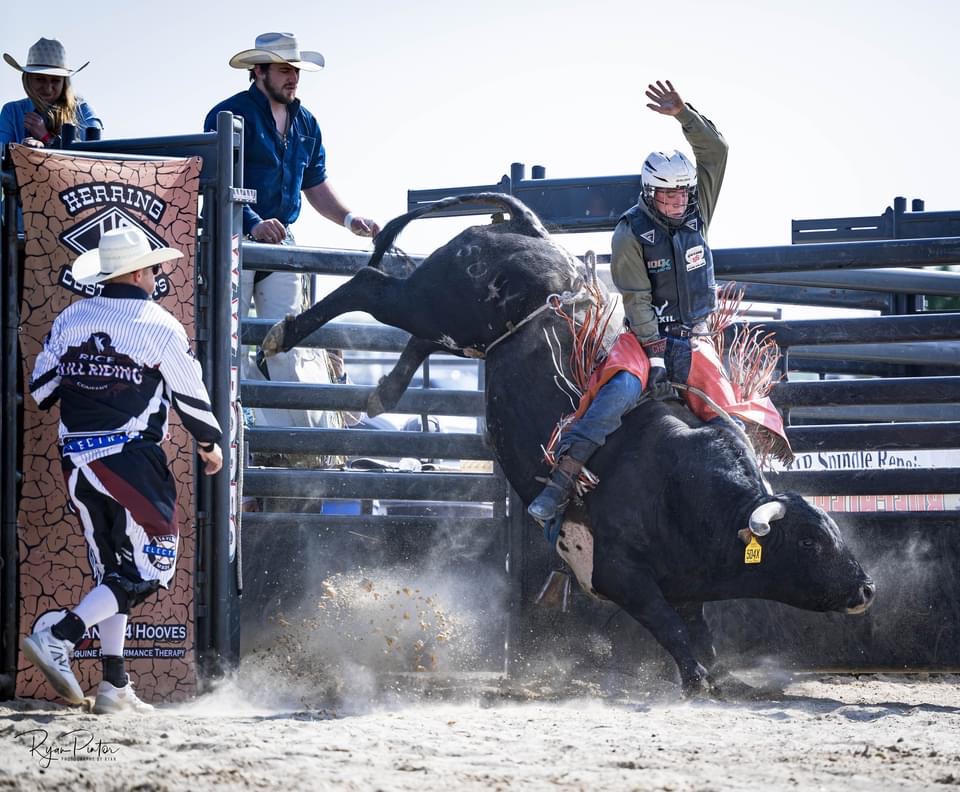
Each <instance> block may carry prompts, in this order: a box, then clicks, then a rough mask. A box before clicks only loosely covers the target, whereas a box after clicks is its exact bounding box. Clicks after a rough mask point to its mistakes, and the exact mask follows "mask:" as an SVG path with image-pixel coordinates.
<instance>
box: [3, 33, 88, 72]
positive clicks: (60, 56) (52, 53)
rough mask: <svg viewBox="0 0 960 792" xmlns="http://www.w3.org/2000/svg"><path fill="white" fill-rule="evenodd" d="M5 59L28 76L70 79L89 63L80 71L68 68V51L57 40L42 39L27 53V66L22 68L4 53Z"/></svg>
mask: <svg viewBox="0 0 960 792" xmlns="http://www.w3.org/2000/svg"><path fill="white" fill-rule="evenodd" d="M3 59H4V60H5V61H6V62H7V63H9V64H10V65H11V66H13V68H14V69H16V70H17V71H22V72H26V73H27V74H49V75H50V76H51V77H69V76H70V75H71V74H76V73H77V72H78V71H80V70H81V69H85V68H86V67H87V66H88V65H89V63H90V61H87V62H86V63H84V64H83V66H81V67H80V68H78V69H71V68H70V67H69V66H67V51H66V50H65V49H64V48H63V44H61V43H60V42H59V41H57V40H56V39H47V38H42V39H40V40H39V41H38V42H37V43H36V44H34V45H33V46H32V47H30V49H29V50H28V52H27V65H26V66H21V65H20V64H19V63H17V62H16V61H15V60H14V59H13V56H12V55H10V54H9V53H6V52H4V53H3Z"/></svg>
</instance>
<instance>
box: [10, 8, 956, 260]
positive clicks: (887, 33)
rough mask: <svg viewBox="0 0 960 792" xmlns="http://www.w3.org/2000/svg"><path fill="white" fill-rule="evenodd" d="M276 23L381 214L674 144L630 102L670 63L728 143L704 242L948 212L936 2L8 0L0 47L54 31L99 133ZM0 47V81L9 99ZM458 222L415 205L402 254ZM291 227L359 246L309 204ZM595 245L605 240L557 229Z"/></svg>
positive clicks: (176, 113)
mask: <svg viewBox="0 0 960 792" xmlns="http://www.w3.org/2000/svg"><path fill="white" fill-rule="evenodd" d="M270 30H283V31H291V32H294V33H296V34H297V36H298V37H299V39H300V43H301V46H302V47H303V48H304V49H314V50H319V51H320V52H322V53H323V54H324V56H325V57H326V60H327V68H326V69H324V70H323V71H322V72H319V73H305V74H303V75H302V79H301V83H300V97H301V99H302V100H303V102H304V104H305V105H306V106H307V107H308V108H309V109H310V110H311V111H312V112H313V113H314V114H315V115H316V116H317V118H318V120H319V122H320V125H321V128H322V130H323V133H324V142H325V144H326V146H327V154H328V166H329V174H330V180H331V184H332V185H333V186H334V187H335V189H336V190H337V191H338V192H339V193H340V194H341V196H342V197H343V198H344V199H345V200H346V202H347V203H348V205H349V206H350V207H351V209H353V210H354V211H355V212H358V213H361V214H367V215H371V216H373V217H375V218H377V219H378V220H379V221H380V222H381V223H383V222H385V221H386V220H388V219H389V218H390V217H393V216H395V215H397V214H400V213H402V212H403V211H405V210H406V191H407V189H410V188H424V187H443V186H465V185H476V184H492V183H495V182H497V181H498V180H499V179H500V177H501V176H502V175H503V174H504V173H507V172H508V171H509V166H510V163H511V162H513V161H520V162H524V163H526V164H527V166H528V172H529V167H530V166H531V165H533V164H542V165H545V166H546V168H547V176H548V177H551V176H553V177H577V176H583V177H587V176H602V175H613V174H623V173H637V172H638V171H639V167H640V164H641V163H642V161H643V158H644V157H645V156H646V154H647V153H648V152H649V151H650V150H651V149H661V148H672V147H682V146H683V144H684V143H683V139H682V137H681V134H680V129H679V125H678V124H677V123H676V122H675V121H673V119H670V118H667V117H664V116H660V115H657V114H655V113H653V112H652V111H650V110H648V109H647V108H646V107H645V105H646V101H647V100H646V99H645V97H644V95H643V91H644V87H645V86H646V84H647V83H648V82H649V81H651V80H654V79H658V78H669V79H671V80H672V81H673V83H674V85H675V87H676V88H677V90H678V91H679V92H680V94H681V96H683V97H684V98H685V99H687V100H688V101H690V102H691V103H693V104H695V105H696V106H697V108H698V109H699V110H700V111H701V112H703V113H704V114H705V115H707V116H708V117H710V118H711V119H712V120H713V121H714V122H715V123H716V124H717V126H718V128H719V129H720V130H721V132H723V134H724V135H725V136H726V138H727V139H728V142H729V143H730V146H731V150H730V159H729V164H728V168H727V177H726V182H725V184H724V188H723V192H722V194H721V196H720V201H719V204H718V209H717V214H716V216H715V219H714V223H713V226H712V228H711V243H712V244H713V246H714V247H732V246H754V245H770V244H788V243H789V240H790V220H791V218H811V217H831V216H843V215H861V214H862V215H876V214H879V213H881V212H882V211H883V209H884V208H885V207H886V206H887V205H889V204H892V202H893V198H894V196H895V195H903V196H906V197H907V198H914V197H921V198H924V199H926V202H927V209H928V210H949V209H960V195H958V194H957V190H956V188H957V184H958V182H960V178H958V177H960V173H958V161H957V155H956V140H957V135H958V129H960V123H958V122H960V110H958V106H957V105H958V103H957V101H956V98H955V97H956V79H957V77H958V75H960V55H958V50H960V47H958V44H957V40H956V39H957V31H958V30H960V3H957V2H953V1H952V0H912V1H911V2H903V1H902V0H898V1H896V2H894V1H893V0H829V1H825V0H803V1H802V2H788V1H787V0H781V1H779V2H774V1H773V0H769V1H767V2H764V1H761V0H754V1H753V2H751V1H749V0H725V1H724V2H717V0H674V2H665V3H661V4H654V3H650V2H642V0H633V2H619V0H590V2H587V1H586V0H581V1H580V2H569V1H568V0H483V2H478V3H464V2H457V1H456V0H413V1H412V2H387V1H386V0H365V1H364V2H339V3H327V2H323V3H321V2H298V3H292V2H287V3H286V4H278V5H276V6H274V5H273V4H272V3H269V2H266V3H265V2H263V0H256V2H255V1H254V0H233V1H232V2H230V3H214V2H210V3H206V2H184V0H167V2H164V3H158V4H155V3H149V4H147V3H141V2H129V1H126V2H119V1H117V0H99V1H98V0H88V1H87V2H76V0H71V2H61V1H60V0H53V1H52V2H49V1H48V2H44V3H43V4H42V10H41V7H40V6H37V7H36V10H34V8H33V7H31V6H29V5H24V4H17V5H15V6H13V10H12V11H11V10H8V11H7V12H5V14H4V24H3V27H2V32H0V47H2V51H4V52H9V53H11V54H13V55H14V57H15V58H16V59H17V60H18V61H20V62H21V63H23V62H24V59H25V57H26V52H27V49H28V47H29V46H30V44H32V43H33V42H34V41H35V40H36V39H37V38H39V37H40V36H48V37H54V38H59V39H60V40H61V41H62V42H63V43H64V45H65V46H66V48H67V52H68V55H69V57H70V60H71V61H72V62H73V63H82V62H83V61H85V60H90V61H91V64H90V66H88V67H87V68H86V69H85V70H84V71H83V72H82V73H80V74H79V75H78V76H77V77H76V78H75V81H74V84H75V86H76V88H77V89H78V92H79V93H80V94H81V95H83V96H85V97H86V98H87V99H89V100H90V102H91V103H92V104H93V105H94V107H95V108H96V109H97V110H98V112H99V114H100V116H101V117H102V119H103V121H104V124H105V126H106V130H105V133H104V136H105V137H136V136H144V135H150V134H156V135H165V134H178V133H185V132H191V131H198V130H199V129H200V127H201V124H202V121H203V117H204V115H205V114H206V112H207V111H208V110H209V108H210V107H211V106H212V105H213V104H215V103H216V102H217V101H219V100H221V99H223V98H225V97H226V96H228V95H230V94H232V93H235V92H237V91H240V90H243V89H245V87H246V85H247V79H246V74H245V73H244V72H243V71H238V70H234V69H231V68H229V67H228V65H227V61H228V59H229V58H230V56H232V55H233V54H235V53H236V52H238V51H240V50H242V49H246V48H249V47H252V46H253V41H254V38H255V36H256V35H257V34H258V33H262V32H266V31H270ZM19 77H20V75H19V73H18V72H16V71H14V70H13V69H12V68H10V67H9V66H7V65H6V64H5V63H2V62H0V99H2V100H3V101H8V100H10V99H15V98H20V97H21V96H22V95H23V93H22V88H21V85H20V79H19ZM462 225H464V223H463V222H461V221H459V220H453V221H440V220H432V221H430V220H425V221H420V222H419V223H418V224H416V225H415V226H412V227H411V228H410V230H409V231H408V232H406V233H405V234H404V236H403V237H402V238H401V245H402V246H403V247H404V248H405V249H406V250H408V251H410V252H415V253H423V252H429V250H431V249H433V248H434V247H436V246H437V245H439V244H441V243H442V242H444V241H446V239H448V238H449V237H450V236H452V234H453V233H454V231H455V230H456V228H457V227H460V226H462ZM295 232H296V234H297V238H298V240H299V241H300V242H301V243H302V244H313V245H325V246H333V247H364V241H363V240H360V239H358V238H356V237H353V236H352V235H350V234H348V233H347V232H346V231H345V230H344V229H342V228H340V227H338V226H335V225H333V224H331V223H329V222H327V221H324V220H322V219H320V218H318V217H317V216H316V215H315V214H314V213H313V212H312V210H311V209H310V208H309V207H306V208H305V210H304V212H303V214H302V216H301V220H300V221H299V222H298V223H297V226H296V228H295ZM565 241H566V244H567V246H568V247H569V248H570V249H571V250H572V251H573V252H575V253H580V252H582V251H583V250H584V249H585V248H586V247H595V248H596V249H597V250H598V251H599V252H608V245H609V235H590V236H589V237H587V236H574V237H567V238H566V240H565Z"/></svg>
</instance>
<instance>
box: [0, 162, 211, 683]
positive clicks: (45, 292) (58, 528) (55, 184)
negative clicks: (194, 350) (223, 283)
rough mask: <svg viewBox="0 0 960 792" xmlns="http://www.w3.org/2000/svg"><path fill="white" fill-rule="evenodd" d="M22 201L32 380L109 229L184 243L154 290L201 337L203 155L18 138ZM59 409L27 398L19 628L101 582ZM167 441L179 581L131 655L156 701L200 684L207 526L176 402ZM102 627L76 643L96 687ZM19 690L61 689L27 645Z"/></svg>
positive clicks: (79, 664)
mask: <svg viewBox="0 0 960 792" xmlns="http://www.w3.org/2000/svg"><path fill="white" fill-rule="evenodd" d="M10 151H11V156H12V158H13V163H14V166H15V168H16V174H17V184H18V185H19V190H20V201H21V205H22V208H23V224H24V232H25V234H26V263H25V268H24V274H23V281H22V288H23V291H22V293H21V306H20V311H21V314H20V316H21V324H20V350H21V354H22V357H23V366H24V369H23V381H24V382H25V383H26V382H29V380H30V375H31V373H32V372H33V367H34V363H35V362H36V358H37V354H38V353H39V351H40V348H41V346H42V343H43V339H44V337H45V336H46V334H47V333H48V332H49V330H50V326H51V324H52V323H53V320H54V318H55V317H56V316H57V315H58V314H59V313H60V312H61V311H62V310H63V309H64V308H65V307H66V306H67V305H68V304H69V303H71V302H72V301H74V300H79V299H84V298H85V297H89V296H92V294H94V293H95V290H96V289H98V288H99V287H98V286H87V287H82V286H78V285H77V284H76V283H75V282H74V281H73V279H72V278H71V276H70V266H71V264H72V263H73V261H74V259H75V258H76V257H77V256H78V255H79V254H80V253H82V252H84V251H86V250H90V249H92V248H95V247H96V246H97V245H98V244H99V240H100V235H101V234H103V233H104V232H105V231H109V230H111V229H113V228H117V227H122V226H136V227H137V228H140V229H141V230H143V231H144V233H146V235H147V238H148V239H149V240H150V244H151V246H152V247H155V248H156V247H161V246H164V245H167V246H170V247H174V248H177V249H178V250H181V251H183V253H184V258H182V259H179V260H178V261H177V262H175V265H174V264H173V263H172V264H170V265H167V266H165V271H166V274H165V277H162V278H161V279H159V281H158V286H157V292H156V293H155V294H154V297H155V299H158V300H159V301H160V304H161V305H163V306H164V307H165V308H167V309H168V310H170V311H171V312H172V313H173V314H174V315H175V316H176V317H177V318H178V319H179V320H180V321H181V322H182V323H183V326H184V327H185V328H186V330H187V335H188V336H191V337H193V335H194V332H195V327H194V259H195V252H196V251H195V247H196V237H197V193H198V189H199V178H200V165H201V161H200V159H199V158H197V157H193V158H190V159H170V160H162V161H159V160H158V161H142V160H106V159H104V160H100V159H92V158H90V157H82V156H72V155H70V154H68V153H65V152H51V151H46V150H44V149H33V148H29V147H25V146H11V147H10ZM58 421H59V408H58V407H56V406H55V407H54V408H53V409H51V410H49V411H46V412H44V411H41V410H39V409H38V408H37V406H36V404H35V403H34V402H33V400H32V399H31V398H30V397H29V396H27V397H26V398H25V400H24V407H23V433H24V434H23V437H24V441H23V446H24V448H23V464H22V470H23V477H24V478H23V490H22V497H21V500H20V504H19V515H18V518H17V522H18V529H19V551H20V633H21V634H26V633H29V632H30V631H31V630H32V629H33V628H34V625H35V624H36V622H37V621H38V620H39V619H43V620H44V622H45V623H46V622H50V621H56V620H57V619H58V614H59V613H61V612H62V611H63V610H64V609H66V608H70V607H73V606H75V605H77V603H79V602H80V599H81V597H82V596H83V595H84V594H85V593H86V592H87V591H89V590H90V589H91V588H92V586H93V580H92V576H91V571H90V565H89V562H88V561H87V548H86V542H85V540H84V538H83V532H82V529H81V527H80V523H79V520H78V519H77V518H76V516H75V515H74V514H73V513H72V512H71V510H70V508H69V507H68V503H69V499H68V497H67V491H66V486H65V484H64V480H63V476H62V474H61V470H60V455H59V453H58V449H57V424H58ZM164 450H165V451H166V454H167V458H168V459H169V460H170V463H171V469H172V471H173V475H174V478H175V480H176V482H177V519H178V521H179V525H180V551H179V558H178V561H177V571H176V574H175V576H174V578H173V580H172V581H171V584H170V589H169V590H168V591H163V590H162V589H161V590H160V592H159V593H158V594H157V595H156V596H153V597H151V598H150V599H148V600H147V602H145V603H143V604H142V605H140V606H138V607H136V608H134V609H133V611H132V612H131V614H130V618H129V622H128V627H127V641H126V644H125V649H124V653H125V655H126V658H127V668H128V670H129V671H131V672H132V674H131V675H132V678H133V681H134V684H135V685H136V688H137V693H138V695H139V696H141V698H143V699H144V700H145V701H152V702H159V701H180V700H183V699H186V698H188V697H190V696H192V695H193V694H194V693H195V691H196V672H195V657H194V654H195V653H194V612H193V600H194V596H193V572H194V560H195V551H196V530H195V525H194V502H193V489H194V486H193V442H192V438H191V437H190V435H189V434H188V433H187V432H186V430H185V429H184V428H183V426H182V424H181V423H180V420H179V417H178V416H177V414H176V412H174V411H173V410H171V411H170V432H169V438H168V440H167V442H165V443H164ZM99 656H100V640H99V635H98V632H97V628H96V627H93V628H92V629H90V630H88V631H87V633H86V634H85V635H84V638H83V640H82V641H81V642H80V644H79V645H78V646H77V651H76V657H75V661H74V670H75V672H76V674H77V679H79V681H80V685H81V687H83V689H84V691H85V692H86V693H87V694H88V695H95V692H96V686H97V684H99V682H100V662H99ZM17 695H18V696H25V697H33V698H46V699H56V698H57V696H56V694H55V693H54V692H53V690H52V689H51V688H50V687H49V686H48V685H47V683H46V680H45V679H44V677H43V675H42V674H41V673H40V672H39V671H38V670H37V669H36V668H34V667H33V666H32V665H30V664H28V663H27V661H26V660H25V659H24V658H23V655H22V654H21V655H20V660H19V673H18V675H17Z"/></svg>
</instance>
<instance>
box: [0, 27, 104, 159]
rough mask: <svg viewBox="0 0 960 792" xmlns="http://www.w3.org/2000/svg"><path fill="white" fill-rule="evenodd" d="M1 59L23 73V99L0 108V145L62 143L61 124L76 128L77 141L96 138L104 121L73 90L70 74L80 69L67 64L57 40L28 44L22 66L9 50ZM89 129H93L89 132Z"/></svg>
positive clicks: (63, 51) (49, 144)
mask: <svg viewBox="0 0 960 792" xmlns="http://www.w3.org/2000/svg"><path fill="white" fill-rule="evenodd" d="M3 59H4V60H5V61H6V62H7V63H9V64H10V65H11V66H12V67H13V68H14V69H16V70H17V71H19V72H22V73H23V89H24V91H25V92H26V94H27V98H26V99H19V100H16V101H13V102H7V103H6V104H5V105H4V106H3V109H2V110H0V145H6V144H7V143H23V144H24V145H27V146H34V147H36V148H43V147H47V148H57V147H59V146H60V145H61V138H60V135H61V132H62V130H63V125H64V124H72V125H73V126H74V127H75V128H76V137H77V140H86V139H87V138H88V137H89V138H94V137H99V132H100V130H101V129H103V123H102V122H101V121H100V119H99V118H97V114H96V112H95V111H94V109H93V108H92V107H91V106H90V105H89V104H87V102H85V101H84V100H83V99H82V98H80V97H78V96H77V95H76V94H75V93H74V92H73V86H71V84H70V78H71V76H72V75H74V74H76V73H77V72H79V71H80V70H81V69H83V68H85V67H86V66H87V64H86V63H84V64H83V66H81V67H80V68H79V69H71V68H70V67H68V66H67V53H66V50H64V48H63V45H62V44H61V43H60V42H59V41H57V40H56V39H46V38H42V39H40V40H39V41H38V42H37V43H36V44H34V45H33V46H32V47H30V51H29V52H28V53H27V62H26V64H25V65H24V66H21V65H20V64H19V63H17V61H16V60H14V58H13V57H12V56H11V55H9V54H8V53H4V54H3ZM90 130H96V131H95V132H93V133H92V134H91V133H90Z"/></svg>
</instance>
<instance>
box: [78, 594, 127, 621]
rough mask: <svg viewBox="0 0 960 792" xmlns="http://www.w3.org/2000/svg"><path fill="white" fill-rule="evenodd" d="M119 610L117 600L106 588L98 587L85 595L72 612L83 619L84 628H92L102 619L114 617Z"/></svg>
mask: <svg viewBox="0 0 960 792" xmlns="http://www.w3.org/2000/svg"><path fill="white" fill-rule="evenodd" d="M119 610H120V605H119V604H118V603H117V598H116V596H114V593H113V592H112V591H110V589H109V588H107V587H106V586H103V585H100V586H97V587H96V588H94V589H93V591H90V592H88V593H87V595H86V596H85V597H84V598H83V599H82V600H80V604H79V605H77V607H76V608H74V609H73V612H74V613H75V614H77V616H79V617H80V618H81V619H83V623H84V626H86V627H87V628H90V627H93V625H95V624H100V622H102V621H103V620H104V619H109V618H110V617H111V616H115V615H116V614H117V612H118V611H119Z"/></svg>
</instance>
